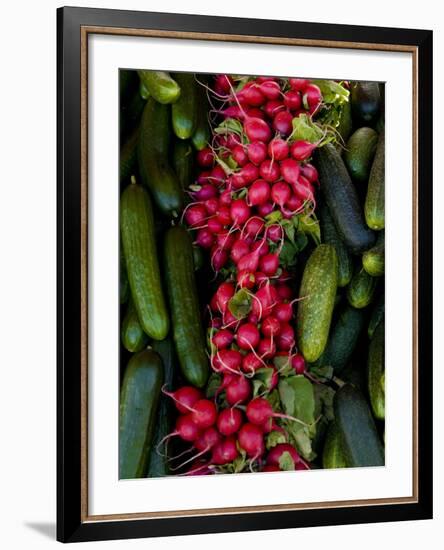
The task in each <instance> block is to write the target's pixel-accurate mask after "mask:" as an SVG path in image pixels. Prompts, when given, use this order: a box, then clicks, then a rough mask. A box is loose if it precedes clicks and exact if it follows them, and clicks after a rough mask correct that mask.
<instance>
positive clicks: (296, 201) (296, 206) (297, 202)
mask: <svg viewBox="0 0 444 550" xmlns="http://www.w3.org/2000/svg"><path fill="white" fill-rule="evenodd" d="M295 187H299V186H298V185H297V184H296V185H294V186H293V188H295ZM298 191H299V190H298ZM303 205H304V201H303V200H302V199H301V198H300V196H299V194H298V195H296V194H294V195H291V197H290V198H289V199H288V201H287V202H286V203H285V206H286V208H288V210H289V211H290V217H293V215H294V212H298V211H299V210H301V209H302V207H303Z"/></svg>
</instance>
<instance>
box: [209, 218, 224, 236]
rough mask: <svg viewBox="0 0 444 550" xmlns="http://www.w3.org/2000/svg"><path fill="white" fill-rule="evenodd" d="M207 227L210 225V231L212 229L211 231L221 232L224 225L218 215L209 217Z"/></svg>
mask: <svg viewBox="0 0 444 550" xmlns="http://www.w3.org/2000/svg"><path fill="white" fill-rule="evenodd" d="M207 227H208V231H210V233H213V234H215V233H220V232H221V231H222V229H223V227H224V226H223V225H222V223H221V222H220V220H219V217H218V216H213V217H211V218H209V219H208V222H207Z"/></svg>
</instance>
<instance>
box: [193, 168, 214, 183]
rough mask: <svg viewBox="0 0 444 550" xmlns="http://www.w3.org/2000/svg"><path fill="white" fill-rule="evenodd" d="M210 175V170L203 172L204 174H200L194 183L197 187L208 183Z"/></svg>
mask: <svg viewBox="0 0 444 550" xmlns="http://www.w3.org/2000/svg"><path fill="white" fill-rule="evenodd" d="M210 175H211V170H205V171H204V172H201V173H200V174H199V175H198V176H197V178H196V183H197V184H198V185H203V184H204V183H208V181H209V177H210Z"/></svg>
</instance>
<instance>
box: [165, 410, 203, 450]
mask: <svg viewBox="0 0 444 550" xmlns="http://www.w3.org/2000/svg"><path fill="white" fill-rule="evenodd" d="M175 435H178V436H179V437H180V438H181V439H183V440H184V441H195V440H196V439H197V438H198V437H199V435H200V430H199V428H198V427H197V426H196V424H195V423H194V422H193V420H192V418H191V414H184V415H181V416H179V417H178V418H177V421H176V429H175V430H174V432H171V433H170V434H168V435H167V436H165V437H164V439H163V440H162V441H160V442H159V445H158V447H160V444H161V443H163V442H164V441H166V440H167V439H169V438H170V437H174V436H175Z"/></svg>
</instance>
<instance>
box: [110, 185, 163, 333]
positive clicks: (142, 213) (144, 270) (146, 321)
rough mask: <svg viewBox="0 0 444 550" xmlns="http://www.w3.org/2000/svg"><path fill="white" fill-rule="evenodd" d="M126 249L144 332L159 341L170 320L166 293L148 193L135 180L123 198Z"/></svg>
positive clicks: (121, 218) (121, 208)
mask: <svg viewBox="0 0 444 550" xmlns="http://www.w3.org/2000/svg"><path fill="white" fill-rule="evenodd" d="M120 229H121V234H122V247H123V253H124V256H125V260H126V270H127V273H128V281H129V286H130V289H131V295H132V297H133V300H134V305H135V308H136V310H137V314H138V316H139V320H140V323H141V325H142V327H143V330H144V331H145V332H146V334H147V335H148V336H150V337H151V338H154V339H155V340H163V339H164V338H165V336H166V335H167V334H168V329H169V319H168V313H167V309H166V305H165V300H164V297H163V292H162V284H161V278H160V269H159V263H158V260H157V250H156V241H155V236H154V218H153V209H152V206H151V200H150V197H149V195H148V193H147V192H146V191H145V189H143V187H141V186H140V185H138V184H136V183H135V179H134V178H133V179H132V183H131V185H129V186H128V187H127V188H126V189H125V191H124V192H123V193H122V196H121V199H120Z"/></svg>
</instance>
